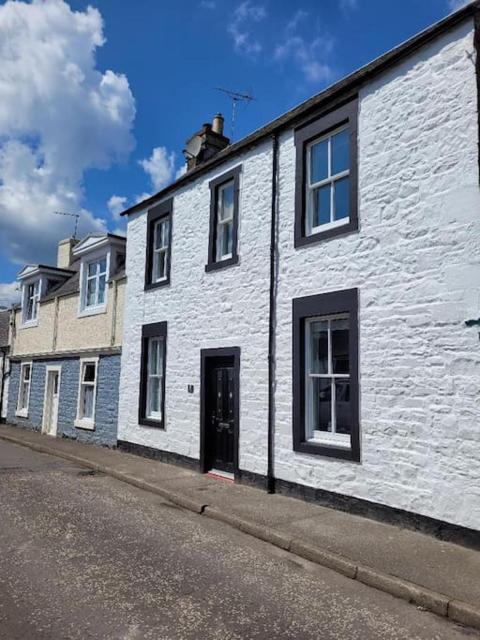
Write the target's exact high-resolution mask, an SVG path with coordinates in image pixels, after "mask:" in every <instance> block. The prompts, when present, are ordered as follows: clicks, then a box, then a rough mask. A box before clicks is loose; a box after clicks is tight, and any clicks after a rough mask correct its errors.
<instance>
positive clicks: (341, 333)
mask: <svg viewBox="0 0 480 640" xmlns="http://www.w3.org/2000/svg"><path fill="white" fill-rule="evenodd" d="M357 299H358V296H357V290H356V289H350V290H347V291H339V292H332V293H326V294H320V295H317V296H309V297H306V298H297V299H295V300H294V301H293V322H294V327H293V360H294V372H293V402H294V416H293V417H294V419H293V423H294V424H293V436H294V448H295V450H297V451H302V452H304V453H317V454H320V455H328V456H336V457H340V458H348V459H353V460H358V459H359V455H360V449H359V420H358V321H357Z"/></svg>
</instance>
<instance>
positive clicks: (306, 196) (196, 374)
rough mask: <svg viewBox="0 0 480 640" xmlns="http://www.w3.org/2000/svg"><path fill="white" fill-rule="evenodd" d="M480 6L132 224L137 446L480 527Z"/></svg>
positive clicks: (131, 341) (130, 375)
mask: <svg viewBox="0 0 480 640" xmlns="http://www.w3.org/2000/svg"><path fill="white" fill-rule="evenodd" d="M478 12H479V5H478V4H473V5H471V6H469V7H467V8H465V9H463V10H461V11H459V12H457V13H456V14H454V15H453V16H451V17H449V18H447V19H446V20H444V21H442V22H441V23H438V24H437V25H434V27H432V28H431V29H429V30H427V31H426V32H423V33H422V34H420V35H419V36H417V37H416V38H413V39H412V40H410V41H409V42H407V43H405V44H404V45H401V46H400V47H398V49H396V50H394V51H392V52H390V53H388V54H386V55H385V56H384V57H382V58H380V59H378V60H377V61H374V62H373V63H372V64H371V65H368V66H367V67H365V68H363V69H360V71H358V72H356V73H355V74H353V75H352V76H350V77H349V78H346V79H345V80H343V81H341V82H339V83H338V84H336V85H333V87H331V88H329V89H327V90H326V91H324V92H323V93H321V94H319V95H318V96H315V97H314V98H312V99H311V100H309V101H307V102H305V103H303V104H302V105H300V106H299V107H298V108H296V109H294V110H292V111H291V112H289V113H287V114H285V116H282V117H281V118H279V119H278V120H276V121H274V122H272V123H270V124H269V125H267V126H266V127H264V128H263V129H260V130H259V131H257V132H255V133H254V134H252V135H251V136H250V137H248V138H246V139H245V140H242V141H240V142H238V143H236V144H234V145H230V146H228V147H226V148H225V149H223V150H221V151H219V152H218V153H216V155H215V156H214V157H213V158H210V159H208V160H206V161H203V162H201V163H199V164H198V165H197V166H195V165H194V163H191V162H190V163H189V165H190V166H189V170H188V171H187V173H186V175H185V176H183V177H182V178H180V179H179V180H177V181H176V182H175V183H174V184H173V185H171V186H170V187H167V188H166V189H164V190H163V191H161V192H160V193H158V194H156V196H154V197H152V198H150V199H149V200H147V201H145V202H143V203H140V204H139V205H136V206H135V207H132V208H131V209H129V210H128V211H127V212H125V213H126V214H127V215H128V250H127V273H128V282H127V289H126V296H127V298H128V301H129V302H128V305H127V306H126V308H125V321H124V322H125V332H124V344H123V352H122V372H121V385H120V410H119V432H118V438H119V443H120V445H121V446H122V447H124V448H126V449H129V450H137V451H142V452H143V453H146V454H148V455H152V456H158V457H159V458H162V457H165V458H171V459H178V460H182V461H183V462H190V463H191V464H193V465H199V467H200V469H201V470H202V471H208V470H212V469H213V470H218V471H220V472H230V473H232V474H233V475H234V476H235V477H236V478H237V479H238V480H248V481H258V482H261V481H264V480H265V479H267V480H268V482H269V484H274V485H275V486H276V488H277V490H284V491H289V490H293V489H295V490H297V491H299V492H300V493H302V492H303V493H304V495H310V496H312V497H317V498H319V499H323V500H325V501H327V502H330V503H335V502H337V503H341V504H344V505H347V508H350V507H351V508H353V507H354V506H355V505H357V506H358V505H363V508H364V509H365V510H367V511H368V509H369V508H370V507H371V508H372V509H375V508H378V509H380V510H384V511H385V512H387V511H388V510H390V511H391V513H397V514H398V513H403V514H404V515H405V517H406V518H408V517H409V516H412V517H417V516H418V517H420V518H421V517H423V518H425V519H433V521H435V522H438V523H446V525H448V526H452V527H455V526H456V527H461V528H466V529H471V530H476V531H478V530H480V475H479V474H480V446H479V444H480V431H479V429H478V420H479V415H480V404H479V390H480V346H479V340H478V327H477V328H476V325H475V321H476V319H477V318H478V317H479V311H480V309H479V306H480V244H479V242H478V239H479V237H480V189H479V126H478V105H479V93H478V90H479V72H478V70H479V61H478V57H477V54H478V51H477V49H476V44H477V46H478V43H479V39H480V33H479V26H478V24H479V17H478ZM188 148H190V149H192V150H195V145H194V144H192V145H190V144H189V146H187V149H188ZM192 165H193V166H192ZM472 321H473V322H472Z"/></svg>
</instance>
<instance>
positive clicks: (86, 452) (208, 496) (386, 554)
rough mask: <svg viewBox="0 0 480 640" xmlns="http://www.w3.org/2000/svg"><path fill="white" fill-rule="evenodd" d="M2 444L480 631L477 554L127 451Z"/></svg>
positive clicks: (33, 438)
mask: <svg viewBox="0 0 480 640" xmlns="http://www.w3.org/2000/svg"><path fill="white" fill-rule="evenodd" d="M0 439H3V440H4V441H10V442H15V443H17V444H21V445H23V446H26V447H29V448H30V449H33V450H36V451H39V452H44V453H50V454H52V455H55V456H59V457H62V458H64V459H66V460H70V461H72V462H74V463H76V464H79V465H81V466H82V467H87V468H90V469H93V470H96V471H99V472H102V473H104V474H107V475H109V476H111V477H113V478H115V479H117V480H121V481H123V482H124V483H128V484H130V485H133V486H134V487H137V488H140V489H144V490H147V491H148V492H150V493H152V494H154V495H156V496H160V497H161V498H163V499H164V500H167V501H168V502H169V503H173V504H174V505H177V506H178V507H182V508H183V509H186V510H189V511H192V512H194V513H196V514H199V515H201V516H202V518H199V520H202V521H207V520H210V521H211V520H216V521H217V523H216V524H217V526H220V522H221V523H225V524H227V525H230V527H234V528H235V529H237V530H240V531H241V532H243V533H247V534H249V535H250V536H253V537H254V538H257V539H259V540H262V541H265V542H268V543H269V544H270V545H273V547H276V548H277V549H281V550H283V551H286V552H288V554H287V555H288V556H289V557H291V558H297V560H298V559H300V558H302V559H303V560H306V561H310V562H313V563H316V564H317V565H321V566H323V567H327V568H328V569H332V570H334V571H335V572H337V573H339V574H342V575H343V576H346V577H348V578H350V579H351V581H350V582H351V583H352V584H354V582H353V581H355V583H359V582H361V583H364V584H366V585H369V586H370V587H375V589H377V590H379V591H384V592H386V593H388V594H391V595H393V596H396V597H398V598H401V599H403V600H407V601H409V602H412V603H414V604H416V605H417V607H421V608H422V609H428V610H430V611H433V612H435V613H436V614H438V615H440V616H444V617H448V618H450V619H451V620H453V621H457V622H460V623H462V624H465V625H467V626H470V627H475V628H477V629H480V579H479V576H480V552H478V551H475V550H473V549H469V548H465V547H462V546H460V545H457V544H453V543H449V542H444V541H440V540H437V539H435V538H433V537H431V536H428V535H424V534H421V533H418V532H415V531H410V530H407V529H402V528H399V527H397V526H393V525H388V524H382V523H379V522H376V521H373V520H370V519H367V518H362V517H360V516H355V515H351V514H348V513H344V512H340V511H336V510H334V509H330V508H326V507H321V506H318V505H314V504H310V503H306V502H303V501H301V500H297V499H294V498H288V497H285V496H280V495H267V494H266V493H265V492H263V491H261V490H259V489H255V488H251V487H246V486H243V485H238V484H230V483H226V482H222V481H219V480H214V479H212V478H210V477H207V476H204V475H201V474H198V473H196V472H194V471H191V470H187V469H184V468H181V467H178V466H175V465H170V464H165V463H160V462H158V461H153V460H148V459H145V458H140V457H138V456H135V455H131V454H127V453H124V452H120V451H114V450H109V449H104V448H99V447H95V446H92V445H84V444H80V443H76V442H73V441H70V440H61V439H55V438H50V437H48V436H43V435H41V434H39V433H38V432H33V431H28V430H23V429H19V428H16V427H10V426H6V425H1V426H0ZM2 490H3V484H2ZM205 516H206V517H205ZM209 526H210V525H209ZM273 547H272V548H273ZM374 593H377V597H379V595H380V594H378V591H376V592H374ZM142 637H143V636H142ZM225 637H230V636H225ZM232 637H235V636H232ZM302 637H303V636H302ZM305 637H307V636H305ZM322 637H323V636H322ZM325 637H327V636H325ZM335 637H336V636H335ZM359 637H360V636H359ZM364 637H370V636H364ZM372 637H373V636H372ZM385 637H387V636H385ZM406 637H415V636H406ZM439 637H444V636H439ZM445 637H448V638H450V637H453V636H445Z"/></svg>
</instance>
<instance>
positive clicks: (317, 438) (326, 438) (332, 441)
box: [308, 431, 352, 449]
mask: <svg viewBox="0 0 480 640" xmlns="http://www.w3.org/2000/svg"><path fill="white" fill-rule="evenodd" d="M308 442H311V443H312V444H321V445H323V446H327V447H337V448H340V449H351V448H352V445H351V442H350V436H349V435H346V434H343V433H328V432H327V431H325V432H324V431H314V434H313V436H312V437H311V438H308Z"/></svg>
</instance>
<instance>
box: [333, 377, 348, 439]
mask: <svg viewBox="0 0 480 640" xmlns="http://www.w3.org/2000/svg"><path fill="white" fill-rule="evenodd" d="M335 384H336V388H335V396H336V397H335V409H336V422H337V424H336V429H335V431H336V432H337V433H350V425H351V423H352V420H351V407H350V382H349V381H348V380H337V381H336V383H335Z"/></svg>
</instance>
